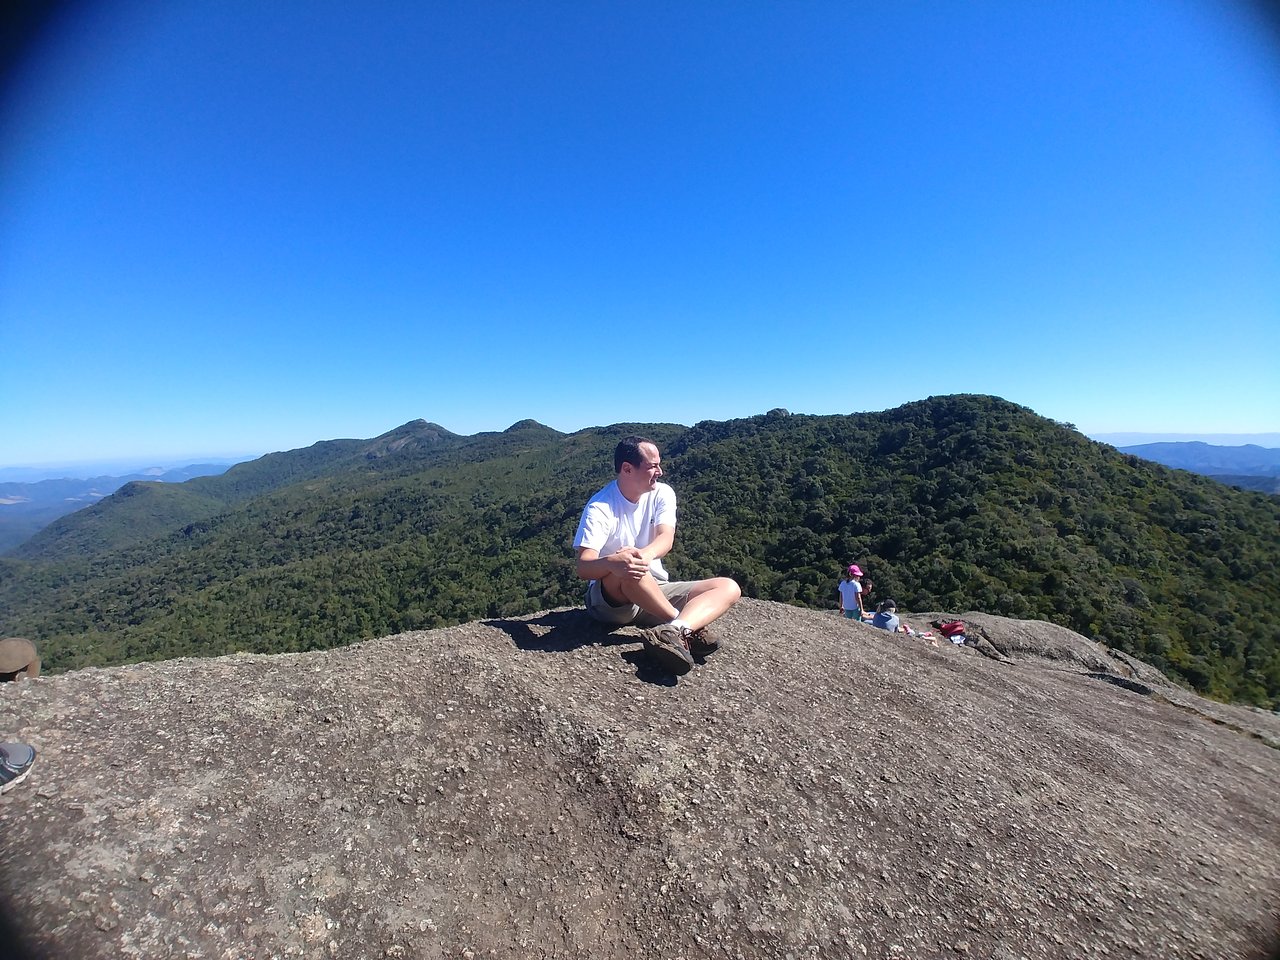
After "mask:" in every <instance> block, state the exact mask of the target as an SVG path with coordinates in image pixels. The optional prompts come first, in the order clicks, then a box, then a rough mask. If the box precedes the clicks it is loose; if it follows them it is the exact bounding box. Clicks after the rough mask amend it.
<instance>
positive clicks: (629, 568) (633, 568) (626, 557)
mask: <svg viewBox="0 0 1280 960" xmlns="http://www.w3.org/2000/svg"><path fill="white" fill-rule="evenodd" d="M606 559H607V560H608V561H609V566H610V567H611V568H612V569H613V572H614V573H615V574H617V575H618V576H619V577H624V578H626V579H627V580H643V579H644V575H645V574H646V573H648V572H649V561H648V560H646V559H645V557H644V554H642V553H641V552H640V551H639V550H637V549H636V548H635V547H623V548H622V549H621V550H619V551H618V552H617V553H613V554H610V555H609V556H608V557H607V558H606Z"/></svg>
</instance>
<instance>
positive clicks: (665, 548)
mask: <svg viewBox="0 0 1280 960" xmlns="http://www.w3.org/2000/svg"><path fill="white" fill-rule="evenodd" d="M661 461H662V457H661V455H660V454H659V453H658V447H657V445H656V444H654V443H653V441H652V440H648V439H646V438H644V437H635V436H632V437H627V438H626V439H624V440H622V441H621V442H620V443H619V444H618V446H617V447H616V449H615V450H614V452H613V468H614V471H615V473H616V477H615V478H614V480H613V482H612V483H610V484H609V485H608V486H606V487H604V488H603V489H601V490H600V491H598V492H597V493H596V494H595V496H593V497H592V498H591V499H590V500H588V501H587V505H586V507H585V508H584V509H583V511H582V518H581V519H580V520H579V521H578V529H577V532H576V533H575V534H574V537H573V547H574V550H575V551H576V552H577V556H578V561H577V573H578V576H580V577H582V578H583V579H585V580H588V581H590V582H589V583H588V585H587V597H586V603H587V612H588V613H589V614H590V615H591V616H592V617H593V618H594V619H596V620H599V621H601V622H602V623H608V624H612V625H615V626H621V625H623V624H631V623H634V624H636V625H638V626H642V627H647V628H649V629H647V630H646V631H645V646H646V647H647V648H648V649H649V651H650V652H651V653H653V654H654V656H655V658H656V659H657V660H658V661H659V662H660V663H661V664H662V665H663V666H665V667H667V668H668V669H670V670H671V671H672V672H673V673H687V672H688V671H689V670H690V668H692V666H693V662H694V661H693V654H700V655H702V654H707V653H710V652H711V651H713V650H715V649H717V648H718V647H719V646H720V642H719V640H718V639H717V638H716V637H714V636H713V635H712V633H711V632H710V631H709V630H708V629H707V625H708V624H709V623H711V622H712V621H713V620H715V619H716V618H717V617H719V616H721V615H722V614H723V613H724V612H725V611H726V610H728V609H729V608H730V607H731V606H733V604H734V603H736V602H737V601H738V598H739V597H741V596H742V590H741V589H740V588H739V587H738V584H737V583H736V582H734V581H733V580H731V579H730V578H728V577H712V578H711V579H708V580H680V581H673V580H671V578H670V577H669V576H668V575H667V570H666V568H665V567H664V566H663V565H662V558H663V557H665V556H666V555H667V554H668V553H669V552H670V550H671V547H672V545H673V544H674V543H675V536H676V494H675V491H674V490H672V489H671V487H670V486H668V485H667V484H665V483H659V482H658V480H659V478H660V477H661V476H662V462H661Z"/></svg>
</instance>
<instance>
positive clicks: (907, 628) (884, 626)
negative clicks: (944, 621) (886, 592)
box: [871, 600, 938, 647]
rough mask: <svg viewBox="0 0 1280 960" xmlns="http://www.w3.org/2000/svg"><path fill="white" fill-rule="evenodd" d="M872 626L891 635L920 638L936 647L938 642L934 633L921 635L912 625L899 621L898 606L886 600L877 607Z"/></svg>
mask: <svg viewBox="0 0 1280 960" xmlns="http://www.w3.org/2000/svg"><path fill="white" fill-rule="evenodd" d="M871 625H872V626H873V627H879V628H880V629H881V630H888V631H889V632H890V633H905V634H906V635H907V636H909V637H919V638H920V639H921V640H928V641H929V642H930V643H932V644H933V645H934V646H935V647H936V646H937V645H938V641H937V640H936V639H934V636H933V634H932V633H920V632H919V631H917V630H914V629H913V628H912V627H911V625H910V624H907V623H903V622H902V621H901V620H899V619H898V605H897V604H896V603H894V602H893V601H892V600H886V601H884V602H883V603H882V604H880V605H879V606H878V607H876V612H875V616H873V617H872V618H871Z"/></svg>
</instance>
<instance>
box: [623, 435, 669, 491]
mask: <svg viewBox="0 0 1280 960" xmlns="http://www.w3.org/2000/svg"><path fill="white" fill-rule="evenodd" d="M640 455H641V456H642V457H644V462H643V463H641V464H638V465H637V464H634V463H626V464H623V466H622V469H623V472H624V473H628V474H629V476H630V481H631V486H632V489H633V490H635V491H636V492H637V493H647V492H649V491H650V490H652V489H653V488H654V487H656V486H657V485H658V478H659V477H661V476H662V456H661V455H660V454H659V453H658V448H657V447H655V446H654V445H653V444H652V443H642V444H640Z"/></svg>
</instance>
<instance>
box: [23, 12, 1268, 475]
mask: <svg viewBox="0 0 1280 960" xmlns="http://www.w3.org/2000/svg"><path fill="white" fill-rule="evenodd" d="M1264 10H1265V8H1264V7H1263V6H1261V5H1256V6H1255V5H1250V4H1247V3H1244V2H1231V0H1126V2H1123V3H1116V2H1114V0H1044V2H1034V3H1027V2H1025V0H990V2H983V3H969V2H963V0H939V2H916V0H832V2H826V0H796V2H787V3H776V2H764V0H759V2H755V0H747V2H742V0H716V2H707V0H680V2H644V3H629V4H628V3H617V2H612V0H610V2H596V0H574V2H551V0H548V2H535V3H516V2H509V0H493V2H485V0H481V2H476V0H459V2H454V0H430V2H423V3H415V2H370V3H365V4H360V3H351V2H349V0H343V2H336V0H294V2H287V0H282V2H278V3H277V2H273V3H262V2H261V0H225V2H218V3H209V2H205V0H167V2H164V3H154V2H147V3H144V2H135V0H119V2H109V0H103V2H96V3H95V2H84V3H79V4H72V5H69V6H67V7H66V8H65V9H64V10H63V11H62V13H61V15H60V16H57V17H55V18H54V19H52V20H51V21H50V23H49V25H48V26H47V28H46V29H45V30H44V31H43V32H41V33H39V34H37V35H35V36H34V39H33V41H32V42H31V43H30V44H29V45H28V46H27V48H26V50H25V56H24V57H23V58H22V59H21V60H20V61H18V62H17V64H16V66H15V67H14V68H13V69H12V70H10V71H9V72H8V74H7V75H6V79H5V84H4V89H3V91H0V465H19V464H39V463H53V462H60V461H64V462H65V461H85V460H90V459H94V458H103V459H105V458H120V457H127V456H137V457H140V458H145V457H150V458H156V459H158V458H161V457H179V456H184V455H188V454H191V455H195V454H200V455H215V454H257V453H264V452H267V451H270V450H282V449H291V448H294V447H300V446H305V445H308V444H310V443H313V442H315V441H317V440H323V439H330V438H335V437H371V436H375V435H377V434H380V433H383V432H385V431H387V430H389V429H391V428H393V427H395V426H397V425H399V424H401V423H403V422H405V421H408V420H412V419H416V418H419V417H421V418H424V419H427V420H432V421H435V422H437V423H439V424H441V425H443V426H445V427H447V428H448V429H450V430H453V431H455V432H458V433H474V432H477V431H482V430H501V429H505V428H506V427H507V426H509V425H510V424H512V423H513V422H515V421H517V420H520V419H524V418H533V419H536V420H539V421H541V422H543V423H546V424H548V425H550V426H552V427H555V428H556V429H559V430H565V431H571V430H576V429H580V428H582V427H586V426H594V425H605V424H610V423H617V422H623V421H667V422H678V423H685V424H692V423H695V422H697V421H700V420H706V419H715V420H721V419H728V418H732V417H741V416H751V415H753V414H757V413H763V412H765V411H767V410H769V409H771V408H774V407H785V408H787V409H789V410H791V411H792V412H796V413H851V412H857V411H864V410H881V409H886V408H888V407H893V406H896V405H898V404H901V403H904V402H908V401H911V400H918V399H921V398H924V397H928V396H933V395H938V394H949V393H988V394H995V395H998V396H1001V397H1004V398H1006V399H1008V400H1011V401H1014V402H1016V403H1020V404H1024V405H1026V406H1028V407H1031V408H1032V409H1033V410H1035V411H1036V412H1038V413H1040V414H1043V415H1044V416H1048V417H1052V418H1054V419H1057V420H1062V421H1069V422H1071V423H1074V424H1076V425H1078V426H1079V427H1080V428H1081V429H1082V430H1084V431H1085V432H1087V433H1091V434H1100V433H1106V432H1118V431H1148V432H1161V431H1164V432H1176V433H1183V434H1197V433H1215V434H1222V433H1236V434H1239V433H1258V432H1266V431H1272V432H1274V431H1276V430H1277V429H1280V40H1278V39H1277V37H1278V34H1277V30H1276V24H1275V23H1273V22H1269V21H1268V20H1267V19H1266V14H1265V13H1264V12H1263V11H1264Z"/></svg>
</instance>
